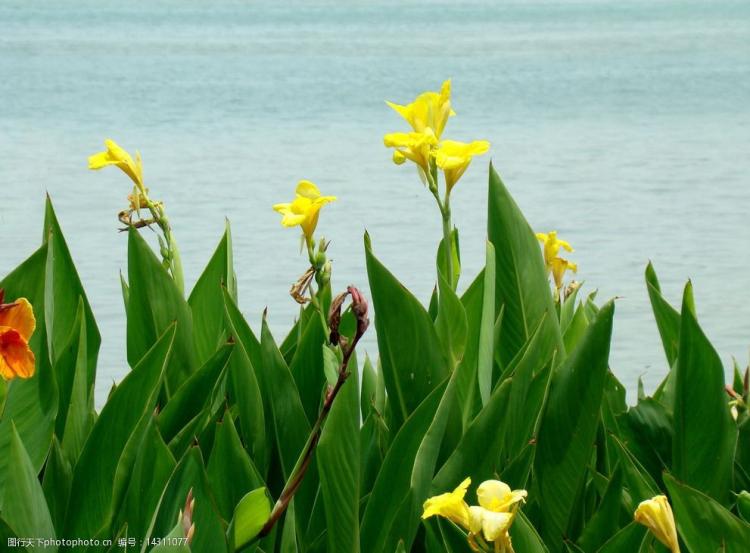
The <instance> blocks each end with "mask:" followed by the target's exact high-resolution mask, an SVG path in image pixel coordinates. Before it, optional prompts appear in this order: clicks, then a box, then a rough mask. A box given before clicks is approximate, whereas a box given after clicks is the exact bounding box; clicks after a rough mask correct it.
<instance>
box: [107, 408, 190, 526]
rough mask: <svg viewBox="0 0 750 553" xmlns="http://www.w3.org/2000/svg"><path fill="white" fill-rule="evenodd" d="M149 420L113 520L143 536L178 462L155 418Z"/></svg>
mask: <svg viewBox="0 0 750 553" xmlns="http://www.w3.org/2000/svg"><path fill="white" fill-rule="evenodd" d="M147 416H148V417H149V418H148V424H147V426H146V430H145V431H144V433H143V435H142V439H141V441H140V443H139V447H138V454H137V456H136V458H135V462H134V463H133V465H132V470H131V471H130V481H129V482H128V487H127V491H126V492H125V496H124V498H123V502H122V506H121V507H120V512H119V514H118V515H117V516H116V518H115V520H117V521H118V523H117V525H116V526H118V527H122V525H123V524H125V523H127V526H128V534H129V535H130V536H138V539H142V537H143V536H145V535H146V533H147V531H148V526H149V524H150V523H151V518H152V516H153V513H154V511H155V510H156V508H157V507H158V505H159V500H160V499H161V494H162V492H163V491H164V488H165V486H166V484H167V481H168V480H169V477H170V476H171V474H172V472H173V471H174V469H175V466H176V465H177V462H176V461H175V459H174V457H173V456H172V453H171V452H170V451H169V448H168V447H167V444H165V443H164V439H163V438H162V437H161V434H159V428H158V426H157V424H156V418H155V417H153V416H149V415H147Z"/></svg>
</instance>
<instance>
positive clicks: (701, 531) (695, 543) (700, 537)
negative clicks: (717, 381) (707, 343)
mask: <svg viewBox="0 0 750 553" xmlns="http://www.w3.org/2000/svg"><path fill="white" fill-rule="evenodd" d="M681 335H682V334H681ZM664 483H665V484H666V485H667V489H668V490H669V495H670V498H671V500H672V506H673V507H674V515H675V521H676V522H677V531H678V533H679V534H680V537H681V538H682V539H683V540H684V541H685V544H686V545H687V546H688V550H689V551H691V552H693V551H695V552H700V553H702V552H703V551H706V552H708V551H710V552H714V551H722V552H724V551H725V552H726V553H743V552H745V551H747V550H748V544H750V524H748V523H747V522H745V521H744V520H742V519H740V518H737V517H736V516H734V515H733V514H732V513H731V512H730V511H729V510H727V509H725V508H724V507H722V505H721V504H720V503H719V502H718V501H716V500H714V499H713V498H711V497H709V496H708V495H706V494H703V493H701V492H700V491H699V490H696V489H694V488H692V487H690V486H688V485H687V484H683V483H681V482H679V481H678V480H677V479H676V478H674V477H673V476H671V475H669V474H665V475H664Z"/></svg>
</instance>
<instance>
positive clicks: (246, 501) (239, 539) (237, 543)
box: [229, 488, 271, 550]
mask: <svg viewBox="0 0 750 553" xmlns="http://www.w3.org/2000/svg"><path fill="white" fill-rule="evenodd" d="M270 514H271V504H270V502H269V501H268V492H267V491H266V489H265V488H258V489H256V490H253V491H251V492H248V493H247V494H245V496H244V497H243V498H242V499H241V500H240V502H239V503H238V504H237V508H236V509H235V510H234V517H233V518H232V524H231V525H230V526H229V539H230V543H231V544H232V545H233V546H234V548H235V549H237V550H239V548H240V547H241V546H243V545H244V544H247V543H250V542H251V541H252V540H253V539H255V537H256V536H257V535H258V532H260V531H261V529H262V528H263V526H264V525H265V523H266V521H267V520H268V517H269V515H270Z"/></svg>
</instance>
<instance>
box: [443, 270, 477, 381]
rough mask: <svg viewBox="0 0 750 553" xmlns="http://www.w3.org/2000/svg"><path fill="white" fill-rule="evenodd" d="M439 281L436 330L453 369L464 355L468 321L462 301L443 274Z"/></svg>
mask: <svg viewBox="0 0 750 553" xmlns="http://www.w3.org/2000/svg"><path fill="white" fill-rule="evenodd" d="M438 283H439V284H438V289H439V291H440V296H439V301H438V315H437V319H435V330H436V331H437V334H438V336H439V337H440V341H441V342H442V345H443V350H444V352H445V356H446V358H447V359H449V361H450V367H451V369H453V368H455V367H456V365H458V363H459V362H460V361H461V359H463V356H464V351H465V349H466V340H467V339H468V330H469V329H468V322H467V320H466V311H464V307H463V305H461V301H460V300H459V299H458V296H457V295H456V292H454V291H453V288H452V287H451V285H450V284H449V283H448V281H446V280H445V278H444V277H443V275H442V274H439V275H438Z"/></svg>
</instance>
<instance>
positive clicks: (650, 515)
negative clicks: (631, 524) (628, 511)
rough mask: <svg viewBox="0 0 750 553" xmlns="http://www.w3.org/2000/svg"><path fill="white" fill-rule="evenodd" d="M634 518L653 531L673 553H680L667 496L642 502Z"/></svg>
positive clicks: (659, 496)
mask: <svg viewBox="0 0 750 553" xmlns="http://www.w3.org/2000/svg"><path fill="white" fill-rule="evenodd" d="M634 518H635V521H636V522H638V523H640V524H643V525H644V526H645V527H646V528H648V529H649V530H651V532H652V533H653V534H654V536H656V538H657V539H658V540H659V541H660V542H661V543H663V544H664V545H666V546H667V547H668V548H669V550H670V551H671V552H672V553H679V552H680V545H679V542H678V540H677V528H676V527H675V523H674V515H673V514H672V507H671V506H670V505H669V501H668V500H667V498H666V496H664V495H657V496H656V497H653V498H651V499H647V500H646V501H642V502H641V503H640V504H639V505H638V508H637V509H636V510H635V514H634Z"/></svg>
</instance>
